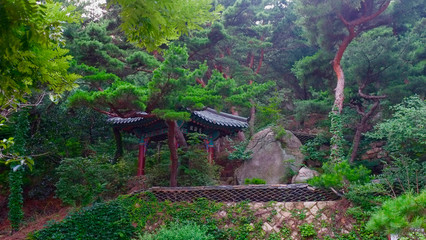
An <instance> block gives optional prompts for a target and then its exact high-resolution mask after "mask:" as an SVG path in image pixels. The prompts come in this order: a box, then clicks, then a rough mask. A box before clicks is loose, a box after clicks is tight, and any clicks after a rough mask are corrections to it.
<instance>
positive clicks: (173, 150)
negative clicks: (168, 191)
mask: <svg viewBox="0 0 426 240" xmlns="http://www.w3.org/2000/svg"><path fill="white" fill-rule="evenodd" d="M166 122H167V126H168V131H167V143H168V145H169V149H170V187H177V174H178V155H177V146H176V135H175V133H176V122H175V121H170V120H168V121H166Z"/></svg>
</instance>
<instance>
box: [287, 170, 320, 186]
mask: <svg viewBox="0 0 426 240" xmlns="http://www.w3.org/2000/svg"><path fill="white" fill-rule="evenodd" d="M318 175H319V173H318V172H317V171H315V170H312V169H309V168H307V167H302V168H301V169H300V170H299V173H298V174H297V175H295V176H293V178H292V179H291V183H305V182H307V181H308V180H309V179H311V178H313V177H315V176H318Z"/></svg>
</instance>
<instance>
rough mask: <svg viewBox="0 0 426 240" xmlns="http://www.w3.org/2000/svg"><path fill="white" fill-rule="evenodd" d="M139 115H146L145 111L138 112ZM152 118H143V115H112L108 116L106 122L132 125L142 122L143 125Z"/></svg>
mask: <svg viewBox="0 0 426 240" xmlns="http://www.w3.org/2000/svg"><path fill="white" fill-rule="evenodd" d="M138 114H139V115H146V114H147V113H146V112H139V113H138ZM152 120H154V119H153V118H143V117H133V118H121V117H112V118H108V119H107V122H108V123H111V124H114V125H134V124H142V125H144V124H145V123H147V122H151V121H152Z"/></svg>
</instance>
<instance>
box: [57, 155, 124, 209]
mask: <svg viewBox="0 0 426 240" xmlns="http://www.w3.org/2000/svg"><path fill="white" fill-rule="evenodd" d="M130 166H131V165H130V164H128V163H126V162H124V161H121V162H120V163H118V164H115V165H112V164H111V163H109V162H108V161H107V160H106V159H103V158H102V157H98V158H81V157H78V158H67V159H64V160H62V161H61V164H60V165H59V167H58V168H57V169H56V172H57V174H58V176H59V181H58V182H57V183H56V195H57V196H58V197H59V198H60V199H61V200H62V201H63V202H64V203H65V204H69V205H73V206H80V205H83V206H84V205H87V204H90V203H92V202H93V201H96V200H100V199H104V198H107V197H108V196H111V195H112V196H113V195H115V194H117V192H120V190H122V188H123V187H124V186H125V184H126V183H127V180H128V178H129V176H130V175H131V174H132V171H131V170H132V168H131V167H130Z"/></svg>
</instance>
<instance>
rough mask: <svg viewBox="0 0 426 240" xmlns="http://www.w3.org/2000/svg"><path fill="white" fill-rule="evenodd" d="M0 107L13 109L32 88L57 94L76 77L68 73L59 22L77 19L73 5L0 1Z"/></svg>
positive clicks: (71, 85) (67, 56)
mask: <svg viewBox="0 0 426 240" xmlns="http://www.w3.org/2000/svg"><path fill="white" fill-rule="evenodd" d="M0 6H1V7H0V16H1V17H0V26H1V27H0V36H1V38H0V76H1V77H0V81H1V83H2V84H1V88H0V89H1V92H2V94H1V95H0V109H1V110H2V111H1V113H2V116H4V115H3V113H6V112H4V111H3V110H8V111H10V110H12V109H17V108H18V104H19V103H22V102H25V101H26V100H25V99H24V97H25V96H28V95H30V94H31V93H32V92H34V91H35V90H45V91H48V92H50V93H52V94H61V93H63V92H64V91H67V90H71V89H72V88H73V87H75V86H76V85H75V84H74V82H75V80H76V79H77V78H78V77H79V76H78V75H75V74H69V73H68V72H67V69H68V68H69V60H71V58H72V57H71V56H69V55H67V53H68V50H66V49H63V48H61V47H62V45H63V38H62V25H63V24H64V23H65V22H74V21H77V19H78V16H77V15H76V13H75V12H74V7H72V6H69V7H62V6H61V4H60V3H53V2H50V1H49V2H47V3H38V2H36V1H24V0H20V1H10V0H2V1H1V2H0Z"/></svg>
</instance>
